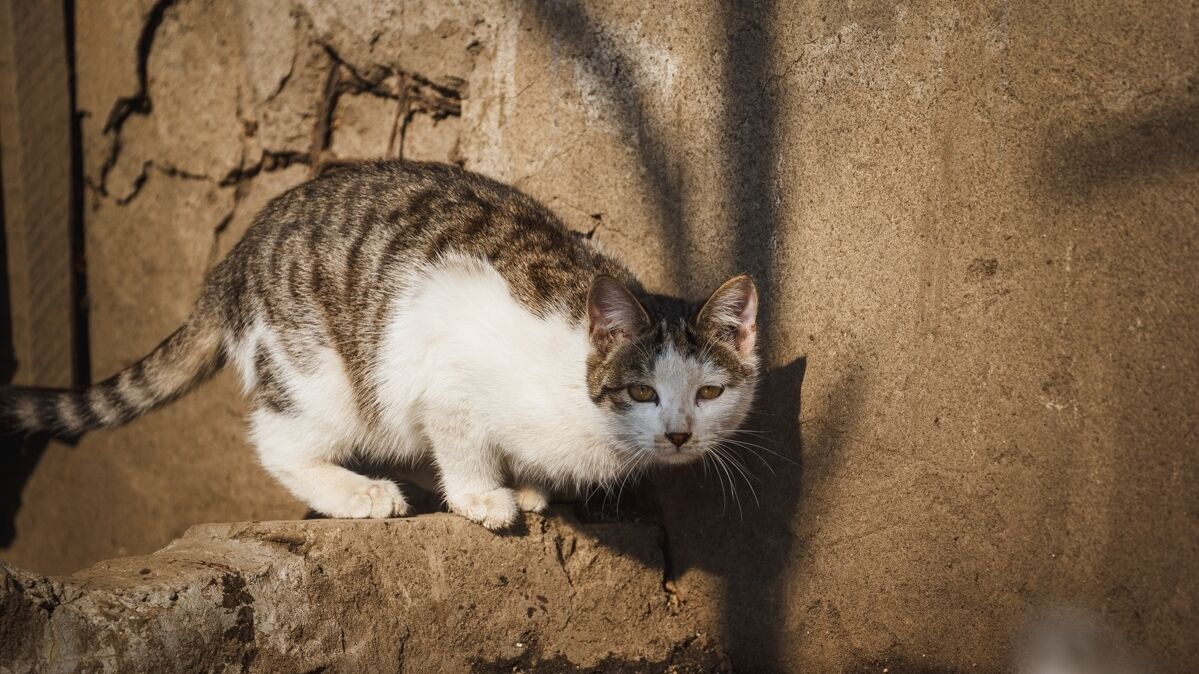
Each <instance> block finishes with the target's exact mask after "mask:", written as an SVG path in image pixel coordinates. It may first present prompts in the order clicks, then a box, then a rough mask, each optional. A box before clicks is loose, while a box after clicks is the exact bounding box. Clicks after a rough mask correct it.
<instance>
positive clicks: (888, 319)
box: [2, 0, 1199, 672]
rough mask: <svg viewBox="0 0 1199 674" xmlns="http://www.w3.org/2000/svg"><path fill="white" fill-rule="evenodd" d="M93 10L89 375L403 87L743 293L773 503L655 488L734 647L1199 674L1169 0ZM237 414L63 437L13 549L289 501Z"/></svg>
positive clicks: (585, 212)
mask: <svg viewBox="0 0 1199 674" xmlns="http://www.w3.org/2000/svg"><path fill="white" fill-rule="evenodd" d="M77 4H78V7H77V11H78V16H77V22H76V23H77V31H78V36H79V40H78V45H77V56H78V60H79V82H80V95H79V105H80V107H81V112H82V113H83V114H84V117H83V122H82V123H83V140H84V160H85V161H84V164H85V172H86V178H87V181H88V184H89V186H90V187H89V193H88V204H89V210H88V213H87V218H88V220H87V223H86V224H87V231H88V270H89V282H90V283H89V294H90V299H91V302H92V305H93V311H92V314H91V325H92V332H93V342H92V357H93V363H94V366H95V367H94V369H95V374H96V375H97V376H101V375H106V374H109V373H110V372H111V370H112V369H115V368H116V367H119V366H120V365H122V364H125V363H128V362H130V361H131V360H132V359H134V358H135V357H137V356H138V355H140V354H141V353H142V352H144V351H145V350H146V349H148V348H150V347H151V346H153V344H154V343H155V342H156V341H157V339H159V338H161V337H162V336H164V335H165V334H167V332H168V331H169V329H170V327H172V322H173V321H175V320H178V319H179V318H181V317H182V312H183V311H184V310H185V308H186V305H187V302H188V301H190V298H191V297H193V296H194V292H195V288H196V287H197V285H198V283H199V279H200V276H201V274H202V272H203V269H204V268H205V267H206V266H207V265H208V264H211V261H212V260H213V259H214V258H215V256H216V254H217V253H215V252H214V251H223V250H225V249H227V247H228V245H229V241H230V239H232V238H233V236H234V235H235V233H236V232H238V231H240V230H241V229H242V228H244V226H245V223H246V222H248V218H249V217H251V213H250V211H251V210H252V209H251V208H250V206H249V205H250V203H251V201H250V200H251V198H252V199H253V200H254V203H261V201H262V200H264V199H265V198H267V197H268V196H269V195H270V194H272V193H275V191H276V190H282V189H284V188H285V187H286V186H287V185H289V184H292V183H293V182H294V181H296V180H300V179H302V178H303V177H305V176H306V175H311V173H312V172H313V171H314V170H316V168H317V167H318V166H319V165H320V164H321V163H322V162H324V161H326V160H328V159H329V158H330V157H332V156H333V155H332V153H330V151H329V147H330V144H331V143H335V142H337V141H338V139H337V129H336V128H333V127H332V125H331V124H330V121H331V118H332V115H333V111H334V109H335V107H336V103H337V101H338V100H339V97H340V96H344V95H364V94H368V93H369V95H371V96H380V95H381V96H385V97H387V96H391V97H395V99H396V100H397V101H401V100H402V101H407V102H406V103H402V104H404V105H409V106H411V107H409V108H408V109H409V110H410V111H416V112H415V113H414V114H413V115H412V116H410V117H407V116H406V117H404V119H405V120H408V119H412V120H419V119H421V116H422V115H426V114H429V113H427V112H425V111H426V110H429V109H435V110H439V111H442V112H440V113H439V114H444V115H446V116H445V117H444V120H445V121H448V120H457V121H454V122H451V124H454V125H456V126H457V131H456V132H455V134H456V136H457V139H456V147H457V150H456V152H457V155H456V158H457V159H458V160H460V161H462V162H463V163H464V164H465V165H466V166H467V167H469V168H472V169H476V170H479V171H482V172H484V173H486V174H488V175H491V176H493V177H496V178H498V179H501V180H505V181H508V182H511V183H514V184H517V185H519V186H520V187H522V188H523V189H525V190H527V191H529V192H530V193H532V194H534V195H535V196H537V197H538V198H540V199H542V200H543V201H545V202H546V203H547V204H548V205H549V206H550V207H551V208H553V209H554V210H555V211H557V212H558V213H559V214H561V216H562V217H563V218H564V219H565V220H566V221H567V223H568V224H569V225H570V226H571V227H573V228H575V229H578V230H579V231H582V232H587V233H590V235H591V236H592V237H593V238H594V239H596V240H598V241H600V242H601V243H602V244H604V245H605V246H606V247H607V248H608V249H609V250H612V251H613V252H615V253H617V254H619V255H622V256H624V257H625V258H626V259H628V261H629V262H630V264H631V265H632V266H633V268H634V269H636V270H637V271H638V272H639V273H640V274H641V276H642V277H643V278H644V279H645V280H646V281H647V282H648V284H649V285H651V286H652V287H654V288H656V289H660V290H666V291H676V292H685V293H688V294H693V295H700V294H702V293H703V292H704V291H705V290H709V289H710V288H711V287H712V286H714V285H715V284H716V283H717V282H718V281H719V280H721V279H722V278H723V277H725V276H727V275H729V274H732V273H734V272H737V271H749V272H751V273H753V274H754V275H755V277H756V278H757V280H758V282H759V285H760V286H761V288H762V292H763V297H764V303H763V311H764V315H763V333H762V338H761V339H762V343H763V345H764V347H765V356H766V359H767V361H768V363H769V365H770V366H771V368H772V372H771V374H770V377H769V378H768V381H767V383H766V386H765V387H764V390H765V395H764V396H763V402H762V405H761V412H762V413H761V415H759V416H758V417H756V418H755V419H754V420H753V421H752V423H751V425H752V428H753V430H755V431H760V432H762V435H753V436H752V437H749V438H747V440H748V441H750V442H753V443H755V444H759V445H762V446H763V449H758V448H751V449H754V450H755V451H758V452H760V453H761V454H762V456H763V459H764V461H758V460H757V459H756V458H754V457H753V456H752V455H751V452H749V451H748V449H746V451H745V452H743V460H744V462H745V463H746V467H747V469H748V470H749V471H751V472H752V473H753V477H752V478H751V481H752V484H753V488H754V490H755V491H756V493H757V500H758V503H755V502H754V499H753V498H752V497H751V495H750V494H749V493H748V492H749V489H748V486H747V485H746V484H745V482H744V481H740V485H739V491H740V500H741V504H740V509H739V508H738V506H737V505H736V504H735V503H734V502H733V501H732V500H731V499H730V498H728V497H727V496H723V494H724V493H725V492H727V486H725V487H723V488H722V487H720V486H718V485H717V482H716V479H717V478H716V477H715V475H714V474H713V473H711V472H709V474H708V476H707V478H706V479H705V478H704V477H703V476H701V475H700V473H699V471H694V472H690V471H681V472H677V473H663V474H661V475H658V476H656V477H655V483H656V486H657V494H658V496H660V501H661V507H662V517H663V519H664V522H665V525H666V530H667V532H668V540H669V550H670V560H671V571H672V575H673V576H674V581H675V585H676V586H677V588H678V595H677V596H678V597H679V598H680V599H681V600H684V601H685V602H686V604H687V605H688V606H690V607H691V608H692V609H693V610H695V611H696V613H697V619H699V621H700V623H701V624H704V623H707V624H712V625H715V626H716V627H717V628H718V634H719V636H720V638H722V639H724V640H726V641H727V643H728V645H729V647H730V649H731V657H732V659H733V662H734V664H735V665H736V666H737V667H738V668H742V669H747V670H754V669H757V670H763V671H780V670H791V671H843V670H849V671H859V670H867V671H869V670H870V669H871V668H872V667H875V666H876V665H877V669H881V668H882V667H884V666H888V667H892V668H893V671H902V670H903V669H904V668H905V667H906V669H909V670H910V669H916V670H923V671H1005V670H1006V669H1008V665H1009V661H1010V656H1011V652H1012V639H1013V638H1014V637H1013V635H1014V634H1016V632H1017V630H1018V628H1019V626H1020V624H1021V623H1022V621H1023V620H1024V619H1025V618H1026V616H1028V615H1029V614H1030V612H1031V611H1033V610H1034V609H1035V608H1036V607H1038V606H1040V605H1042V604H1045V603H1058V604H1066V605H1069V606H1073V607H1076V608H1078V609H1080V610H1086V611H1089V612H1091V613H1093V614H1095V615H1096V616H1098V617H1099V619H1101V620H1102V621H1104V622H1105V623H1107V624H1110V625H1111V626H1112V627H1113V629H1114V631H1115V632H1116V633H1118V634H1121V635H1123V637H1124V638H1126V639H1128V640H1129V642H1130V644H1131V645H1132V647H1133V648H1134V649H1135V650H1137V651H1138V652H1139V653H1141V654H1143V655H1144V656H1145V657H1146V658H1147V659H1149V660H1151V661H1153V662H1155V663H1157V665H1158V666H1159V667H1160V668H1161V669H1162V670H1164V671H1178V672H1188V671H1196V670H1199V659H1197V658H1199V649H1196V648H1195V636H1194V632H1195V630H1194V629H1192V626H1193V625H1194V624H1196V622H1197V621H1199V538H1196V536H1195V535H1194V532H1195V530H1196V525H1199V509H1197V506H1196V504H1199V491H1197V490H1199V452H1196V447H1197V446H1199V438H1197V435H1196V434H1197V432H1199V430H1197V429H1199V423H1197V421H1196V418H1197V417H1196V409H1195V404H1194V402H1193V401H1194V400H1196V399H1199V377H1197V376H1196V373H1197V371H1199V351H1197V350H1196V349H1195V348H1194V345H1195V344H1197V343H1199V304H1196V302H1195V301H1194V294H1195V289H1196V288H1199V259H1197V258H1199V241H1197V239H1196V236H1197V234H1196V232H1197V231H1199V230H1197V229H1196V227H1195V223H1196V222H1197V221H1199V197H1197V196H1196V195H1199V172H1197V171H1196V167H1197V166H1199V134H1197V133H1196V131H1195V129H1196V128H1199V112H1197V111H1199V92H1197V91H1196V82H1197V79H1199V72H1197V68H1199V40H1197V38H1196V34H1195V32H1194V30H1193V26H1194V25H1195V23H1196V21H1197V20H1199V19H1197V18H1196V17H1195V16H1194V14H1195V8H1194V6H1192V5H1188V4H1185V3H1184V4H1179V3H1159V2H1148V1H1137V2H1124V3H1115V2H1101V1H1087V2H1077V3H1048V4H1046V3H1040V4H1028V5H1018V4H1011V3H1007V2H999V1H996V2H985V3H976V4H971V5H969V6H967V5H964V4H962V3H950V2H921V3H898V4H896V3H879V2H855V3H848V4H846V3H836V2H814V3H806V4H801V5H787V4H783V3H779V4H770V3H704V2H696V1H694V0H673V1H671V2H665V3H654V4H652V5H649V4H639V3H625V2H616V1H615V0H605V1H600V2H587V3H582V2H570V1H567V2H538V1H533V0H530V1H527V2H526V1H518V0H512V1H500V0H497V1H495V2H490V1H486V0H477V1H476V0H461V1H459V2H445V3H443V2H415V1H413V2H400V1H398V0H397V1H384V2H377V1H368V0H336V1H333V2H325V1H322V2H308V1H299V0H297V1H296V2H292V3H286V4H287V6H288V7H289V8H290V11H286V12H285V11H281V10H280V9H279V6H278V5H277V4H275V3H257V2H246V3H242V2H238V3H234V2H232V1H231V0H203V1H202V0H175V1H174V2H172V1H169V0H160V2H157V3H150V2H141V3H128V2H120V3H118V2H109V1H96V2H89V3H77ZM268 5H269V6H270V7H271V8H270V9H269V10H268V9H264V7H267V6H268ZM251 26H257V27H256V28H254V29H253V30H251V29H250V27H251ZM267 34H269V35H272V36H279V38H278V40H277V44H278V45H279V47H278V50H279V52H290V53H286V54H282V53H277V52H275V51H272V50H264V49H262V45H260V44H258V43H256V41H255V40H254V39H253V36H254V35H267ZM146 36H152V38H153V39H147V38H146ZM234 36H238V37H236V38H235V37H234ZM274 40H275V38H274V37H272V41H274ZM272 43H275V42H272ZM139 45H141V46H140V47H139ZM342 70H345V71H348V73H349V74H348V75H345V76H344V77H343V76H342V75H341V74H339V73H341V71H342ZM285 72H286V73H287V75H286V76H284V75H283V73H285ZM139 73H141V75H140V76H139ZM401 96H403V98H402V99H401ZM160 101H161V103H160ZM130 102H132V103H130ZM151 103H152V105H151ZM184 113H186V114H184ZM445 121H443V122H439V123H438V125H436V126H434V127H433V128H434V129H437V128H440V125H441V124H443V123H445ZM379 123H390V122H389V120H379ZM400 131H401V133H400V135H399V137H400V138H401V139H403V145H402V147H419V144H420V143H419V141H420V138H419V137H418V136H419V135H420V134H424V133H426V132H428V131H429V125H425V124H424V123H423V122H416V123H413V124H412V125H411V127H410V128H409V129H407V131H411V132H412V135H411V136H408V135H405V133H404V132H405V131H406V130H405V129H401V130H400ZM147 162H149V163H148V164H147ZM180 171H186V174H184V173H180ZM142 176H145V177H144V179H143V178H142ZM139 181H140V182H139ZM231 214H232V215H231ZM151 233H154V234H153V235H151ZM235 399H236V396H235V394H234V393H233V385H232V382H231V381H230V380H228V379H222V380H221V381H219V382H217V383H215V384H214V385H212V386H208V387H205V388H204V389H203V390H201V391H199V392H198V393H197V394H196V395H194V396H193V397H191V398H189V399H186V400H184V401H181V402H180V403H179V404H178V405H176V406H174V407H172V408H171V409H170V410H166V411H163V412H162V413H161V414H159V415H155V416H152V417H150V418H147V419H145V420H142V421H140V422H138V423H136V424H134V425H133V426H131V427H129V428H126V429H122V430H119V431H116V432H112V433H107V434H97V435H96V436H93V437H88V438H85V439H84V440H83V441H82V442H81V443H80V444H79V445H78V446H77V447H74V448H68V447H66V446H63V445H51V447H50V448H49V449H48V450H47V452H46V453H45V455H44V456H43V457H42V459H41V463H40V464H39V465H38V466H37V469H36V470H35V471H33V473H32V476H31V478H30V480H29V481H28V482H27V484H26V485H25V488H24V491H23V495H22V498H23V501H24V505H23V506H22V507H21V509H20V511H19V512H18V514H17V518H16V528H17V537H16V539H15V541H14V543H13V545H12V546H11V547H10V548H9V549H7V550H5V551H4V552H3V553H2V556H3V558H4V559H6V560H11V561H12V562H14V563H17V564H19V565H22V566H27V567H30V568H34V569H38V570H44V571H50V572H62V571H70V570H75V569H78V568H81V567H82V566H85V565H87V564H90V563H92V562H94V561H96V560H97V559H101V558H104V557H110V556H113V555H115V554H127V553H144V552H148V551H150V550H153V549H155V548H157V547H159V546H161V545H164V544H165V543H166V542H168V541H169V540H171V539H172V538H173V537H174V536H176V535H178V534H179V532H180V531H182V530H183V528H185V527H186V526H187V525H189V524H193V523H196V522H199V521H205V520H213V519H218V520H237V519H247V518H249V519H263V518H281V517H293V516H295V515H296V514H298V513H299V512H302V508H300V507H299V506H298V505H297V504H295V503H294V502H293V501H291V500H290V499H289V497H287V495H286V494H285V493H283V492H282V490H280V489H278V488H277V487H275V486H274V485H273V484H272V483H271V482H270V481H269V480H268V479H267V478H266V477H265V475H264V474H263V473H262V472H261V471H260V470H259V469H257V468H256V467H254V465H253V462H252V459H251V456H252V452H251V451H250V450H249V449H248V448H247V447H245V444H244V442H243V441H242V440H240V435H241V433H242V430H241V422H240V421H239V420H238V411H239V404H238V403H236V402H233V401H234V400H235ZM772 452H773V453H772ZM772 471H773V472H772ZM738 479H739V478H738ZM64 494H68V495H70V498H69V499H64V497H63V495H64ZM900 665H903V666H904V667H901V666H900Z"/></svg>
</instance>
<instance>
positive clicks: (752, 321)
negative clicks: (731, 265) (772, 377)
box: [696, 274, 758, 356]
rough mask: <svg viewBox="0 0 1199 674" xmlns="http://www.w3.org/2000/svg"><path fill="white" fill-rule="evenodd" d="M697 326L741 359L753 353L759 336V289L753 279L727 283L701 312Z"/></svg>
mask: <svg viewBox="0 0 1199 674" xmlns="http://www.w3.org/2000/svg"><path fill="white" fill-rule="evenodd" d="M696 324H697V325H698V326H699V327H700V329H702V330H706V331H709V332H710V333H711V334H713V335H716V337H717V339H721V340H723V341H725V342H728V344H729V346H732V347H733V348H734V349H736V350H737V353H740V354H741V355H742V356H748V355H750V354H751V353H753V350H754V343H755V341H756V339H757V335H758V289H757V287H755V286H754V281H753V279H751V278H750V277H748V276H746V275H744V274H742V275H741V276H734V277H733V278H731V279H729V280H727V281H725V282H724V283H723V284H722V285H721V286H720V287H719V288H717V289H716V292H714V293H712V296H711V297H709V298H708V301H707V302H705V303H704V306H703V308H702V309H700V310H699V314H698V316H697V317H696Z"/></svg>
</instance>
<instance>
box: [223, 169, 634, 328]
mask: <svg viewBox="0 0 1199 674" xmlns="http://www.w3.org/2000/svg"><path fill="white" fill-rule="evenodd" d="M452 256H466V257H471V258H477V259H479V260H483V261H485V262H486V263H487V264H489V265H491V266H492V267H494V269H495V270H496V271H497V272H498V273H499V274H500V275H501V276H502V277H503V278H504V279H505V281H506V282H507V284H508V286H509V288H510V291H511V292H512V294H513V295H514V296H515V297H516V298H517V299H518V300H519V301H521V302H522V303H523V304H524V305H526V306H527V307H528V308H529V309H530V310H532V311H534V312H536V313H544V312H546V311H551V310H555V309H562V310H565V311H567V312H568V313H571V314H572V315H574V316H575V317H578V315H579V312H580V311H581V310H582V307H583V304H584V300H585V296H586V290H587V287H588V285H589V284H590V281H591V279H592V278H594V277H595V275H596V274H600V273H604V274H609V275H613V276H616V277H618V278H622V280H626V281H629V282H634V281H633V279H632V278H631V275H629V274H628V272H627V271H626V270H625V269H624V268H623V266H621V265H620V264H619V263H617V262H616V261H615V260H613V259H611V258H609V257H608V256H606V255H604V254H602V253H601V252H599V251H598V250H597V249H596V248H595V247H594V246H592V245H591V244H590V243H589V242H587V241H586V240H584V239H582V238H581V237H579V236H577V235H574V234H572V233H571V232H570V231H569V230H568V229H567V228H566V227H565V226H564V225H563V224H562V223H561V221H560V220H559V219H558V218H557V217H556V216H554V214H553V213H552V212H550V211H549V210H548V209H547V208H545V207H544V206H542V205H541V204H540V203H538V202H537V201H536V200H534V199H533V198H532V197H530V196H528V195H526V194H524V193H523V192H520V191H519V190H517V189H515V188H512V187H509V186H507V185H504V184H502V183H499V182H496V181H494V180H491V179H489V178H486V177H484V176H481V175H479V174H476V173H472V172H470V171H466V170H464V169H462V168H459V167H457V166H453V165H446V164H435V163H423V162H404V161H399V160H393V161H378V162H364V163H356V164H348V165H343V166H339V167H335V168H333V169H331V170H329V171H328V172H326V173H325V174H323V175H321V176H320V177H318V178H315V179H313V180H311V181H309V182H307V183H304V184H302V185H299V186H297V187H295V188H293V189H291V190H289V191H288V192H286V193H284V194H283V195H281V196H279V197H277V198H276V199H275V200H273V201H272V202H271V203H270V204H269V205H268V206H267V207H266V208H265V209H263V211H262V212H261V213H260V214H259V216H258V218H257V220H256V222H255V224H254V225H253V226H252V227H251V229H250V231H248V232H247V234H246V236H245V237H244V239H243V240H242V242H240V243H239V244H238V246H237V247H236V248H235V249H234V251H233V253H232V254H231V256H230V258H231V259H230V263H231V265H233V266H235V267H239V268H244V269H245V273H244V276H245V278H246V279H247V281H248V285H251V286H254V287H255V288H258V289H262V290H265V291H268V292H267V295H268V296H270V297H269V298H268V303H270V298H273V299H274V300H276V301H285V300H287V298H292V299H294V298H305V297H311V298H313V299H314V300H317V301H319V302H320V303H321V304H323V305H325V306H326V307H327V308H328V309H329V310H331V311H338V313H340V310H349V311H352V310H354V309H355V307H358V308H359V309H371V308H373V306H374V304H375V302H370V301H366V302H364V300H369V299H371V298H372V297H374V298H375V299H379V298H378V295H380V294H382V293H389V292H393V291H394V290H395V289H396V288H397V287H399V286H402V285H403V284H404V283H405V282H406V280H407V279H409V278H410V276H411V274H412V273H414V272H415V271H416V270H420V269H423V268H428V267H429V266H432V265H435V264H436V263H437V262H438V261H440V260H444V259H446V258H448V257H452ZM272 290H273V291H275V292H270V291H272ZM366 305H369V306H366Z"/></svg>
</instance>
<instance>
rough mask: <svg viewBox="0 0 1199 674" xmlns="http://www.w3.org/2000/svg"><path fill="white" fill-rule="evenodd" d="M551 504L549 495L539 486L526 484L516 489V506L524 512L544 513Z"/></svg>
mask: <svg viewBox="0 0 1199 674" xmlns="http://www.w3.org/2000/svg"><path fill="white" fill-rule="evenodd" d="M549 506H550V500H549V497H548V496H546V494H545V492H544V491H541V490H540V489H538V488H537V487H530V486H527V485H526V486H524V487H520V488H518V489H517V490H516V507H517V508H520V509H521V510H523V511H524V512H527V513H542V512H545V509H546V508H548V507H549Z"/></svg>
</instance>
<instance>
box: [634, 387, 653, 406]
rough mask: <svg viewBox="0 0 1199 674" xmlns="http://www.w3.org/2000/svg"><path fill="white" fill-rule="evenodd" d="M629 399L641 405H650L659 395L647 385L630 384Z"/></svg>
mask: <svg viewBox="0 0 1199 674" xmlns="http://www.w3.org/2000/svg"><path fill="white" fill-rule="evenodd" d="M629 397H630V398H632V399H633V400H636V401H637V402H639V403H648V402H653V401H655V400H657V399H658V393H657V392H656V391H654V390H653V389H652V388H650V387H648V386H646V385H645V384H629Z"/></svg>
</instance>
